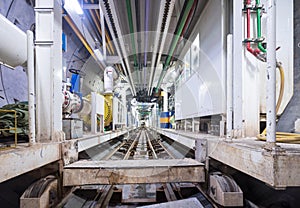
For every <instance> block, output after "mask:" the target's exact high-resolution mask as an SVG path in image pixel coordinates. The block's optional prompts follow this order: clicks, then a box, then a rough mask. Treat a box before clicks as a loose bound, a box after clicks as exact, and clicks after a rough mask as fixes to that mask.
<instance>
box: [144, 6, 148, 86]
mask: <svg viewBox="0 0 300 208" xmlns="http://www.w3.org/2000/svg"><path fill="white" fill-rule="evenodd" d="M149 3H150V2H149V0H146V3H145V52H144V54H145V55H144V69H143V70H144V87H145V88H146V67H147V52H148V27H149V7H150V5H149Z"/></svg>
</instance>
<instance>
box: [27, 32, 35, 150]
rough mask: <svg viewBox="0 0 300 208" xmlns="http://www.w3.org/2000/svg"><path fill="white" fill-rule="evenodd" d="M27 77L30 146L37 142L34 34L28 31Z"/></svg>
mask: <svg viewBox="0 0 300 208" xmlns="http://www.w3.org/2000/svg"><path fill="white" fill-rule="evenodd" d="M27 77H28V123H29V144H30V145H31V144H34V143H35V142H36V140H35V107H34V104H35V87H34V43H33V32H32V31H29V30H28V31H27Z"/></svg>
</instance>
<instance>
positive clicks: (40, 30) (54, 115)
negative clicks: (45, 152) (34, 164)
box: [35, 0, 63, 141]
mask: <svg viewBox="0 0 300 208" xmlns="http://www.w3.org/2000/svg"><path fill="white" fill-rule="evenodd" d="M35 5H36V7H35V14H36V40H35V44H36V128H37V129H36V130H37V132H36V133H37V139H38V140H39V141H50V140H54V139H55V140H56V139H61V138H55V137H56V136H57V137H61V136H62V135H63V134H62V107H61V105H62V99H63V97H62V90H61V86H62V46H61V45H62V40H61V39H62V38H61V34H62V19H61V18H62V16H61V1H60V0H55V1H44V0H36V1H35Z"/></svg>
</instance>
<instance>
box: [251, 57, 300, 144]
mask: <svg viewBox="0 0 300 208" xmlns="http://www.w3.org/2000/svg"><path fill="white" fill-rule="evenodd" d="M277 68H278V69H279V73H280V90H279V96H278V100H277V103H276V114H277V113H278V111H279V108H280V105H281V102H282V98H283V92H284V70H283V67H282V65H281V64H280V63H279V64H277ZM266 134H267V128H265V129H264V130H263V132H262V133H261V134H259V135H257V138H258V139H259V140H263V141H266V140H267V139H266ZM276 142H284V143H300V134H295V133H287V132H276Z"/></svg>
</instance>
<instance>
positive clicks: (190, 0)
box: [156, 0, 194, 89]
mask: <svg viewBox="0 0 300 208" xmlns="http://www.w3.org/2000/svg"><path fill="white" fill-rule="evenodd" d="M193 4H194V1H193V0H187V1H185V6H184V7H185V9H184V11H183V15H182V18H180V20H179V21H180V22H179V26H178V30H177V31H175V36H174V38H173V40H172V44H171V48H170V50H169V53H168V56H167V59H166V61H165V64H164V68H163V70H162V72H161V74H160V77H159V80H158V83H157V86H156V89H159V87H160V85H161V82H162V80H163V79H164V76H165V75H166V71H167V70H168V68H169V65H170V61H171V58H172V56H173V53H174V51H175V48H176V45H177V43H178V40H179V38H180V34H181V33H182V30H183V27H184V25H185V22H186V20H187V18H188V15H189V13H190V10H191V8H192V5H193Z"/></svg>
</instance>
